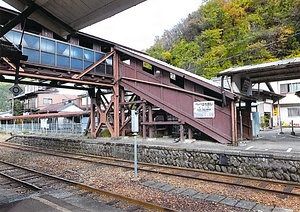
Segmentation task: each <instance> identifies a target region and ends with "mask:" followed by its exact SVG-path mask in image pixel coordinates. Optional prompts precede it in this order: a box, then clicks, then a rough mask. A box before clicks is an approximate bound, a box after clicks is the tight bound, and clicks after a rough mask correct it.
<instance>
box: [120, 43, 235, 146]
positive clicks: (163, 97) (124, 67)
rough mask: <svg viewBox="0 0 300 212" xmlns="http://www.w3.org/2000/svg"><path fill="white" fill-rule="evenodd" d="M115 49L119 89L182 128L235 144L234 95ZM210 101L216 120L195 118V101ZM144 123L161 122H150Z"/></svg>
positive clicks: (190, 75) (205, 82)
mask: <svg viewBox="0 0 300 212" xmlns="http://www.w3.org/2000/svg"><path fill="white" fill-rule="evenodd" d="M116 49H117V50H118V51H119V53H120V55H121V56H120V60H119V64H118V70H119V82H120V86H122V87H123V88H124V89H125V90H129V91H131V92H133V93H135V94H136V95H138V96H139V97H140V98H141V99H143V100H145V101H147V102H148V103H149V104H150V105H154V106H155V107H158V108H160V109H162V110H163V111H165V112H167V113H168V114H171V115H173V116H174V117H177V118H178V124H179V125H182V126H183V125H184V126H187V127H188V128H189V129H193V130H198V131H200V132H201V133H204V134H205V135H207V136H209V137H211V138H213V139H214V140H216V141H218V142H221V143H231V142H232V140H233V139H234V138H233V136H232V132H233V130H235V129H233V128H234V126H235V124H231V123H233V120H232V113H234V112H232V111H235V109H232V108H234V107H233V105H232V104H233V103H232V102H233V99H234V96H233V94H231V93H229V92H226V91H224V90H222V89H221V88H220V87H219V86H217V85H216V84H214V83H212V82H211V81H209V80H207V79H204V78H202V77H199V76H197V75H195V74H191V73H189V72H187V71H184V70H182V69H179V68H176V67H173V66H170V65H168V64H166V63H164V62H161V61H158V60H155V59H153V58H151V57H149V56H147V55H144V54H142V53H138V52H134V51H131V50H128V49H124V48H121V47H119V48H116ZM207 101H210V102H211V101H213V102H214V107H215V111H214V117H207V118H195V117H194V102H207ZM226 102H227V103H228V104H227V103H226ZM150 117H151V114H150ZM229 123H230V124H229ZM143 124H146V125H150V126H152V125H155V124H160V123H159V122H155V121H153V120H149V119H148V121H146V122H143Z"/></svg>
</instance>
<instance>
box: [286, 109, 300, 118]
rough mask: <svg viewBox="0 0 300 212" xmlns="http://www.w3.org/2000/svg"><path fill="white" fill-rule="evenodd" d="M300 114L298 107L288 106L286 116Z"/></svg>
mask: <svg viewBox="0 0 300 212" xmlns="http://www.w3.org/2000/svg"><path fill="white" fill-rule="evenodd" d="M295 116H300V107H293V108H288V117H295Z"/></svg>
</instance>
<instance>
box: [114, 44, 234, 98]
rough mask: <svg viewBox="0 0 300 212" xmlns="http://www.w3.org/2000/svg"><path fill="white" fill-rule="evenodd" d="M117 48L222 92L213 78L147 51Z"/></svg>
mask: <svg viewBox="0 0 300 212" xmlns="http://www.w3.org/2000/svg"><path fill="white" fill-rule="evenodd" d="M115 49H116V50H118V51H120V52H123V53H125V54H128V55H131V56H133V57H136V58H138V59H140V60H142V61H145V62H149V63H150V64H151V65H154V66H156V67H157V68H158V69H159V68H161V69H163V70H167V71H169V72H170V73H174V74H176V75H178V76H180V77H184V78H185V79H188V80H190V81H193V82H195V83H198V84H201V85H203V86H205V87H206V88H208V89H211V90H213V91H216V92H220V89H221V86H220V85H219V84H218V83H216V82H213V81H212V80H209V79H206V78H204V77H201V76H199V75H197V74H194V73H191V72H189V71H186V70H184V69H181V68H178V67H175V66H172V65H170V64H168V63H166V62H163V61H161V60H157V59H155V58H153V57H151V56H149V55H148V54H146V53H142V52H139V51H135V50H133V49H128V48H126V47H121V46H116V47H115ZM225 93H226V96H227V97H230V98H234V95H233V94H232V93H231V92H229V91H226V90H225Z"/></svg>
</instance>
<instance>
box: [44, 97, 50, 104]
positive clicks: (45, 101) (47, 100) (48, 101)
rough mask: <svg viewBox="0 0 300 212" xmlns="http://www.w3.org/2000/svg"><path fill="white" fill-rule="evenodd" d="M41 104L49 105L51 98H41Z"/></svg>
mask: <svg viewBox="0 0 300 212" xmlns="http://www.w3.org/2000/svg"><path fill="white" fill-rule="evenodd" d="M43 104H44V105H51V104H52V99H51V98H43Z"/></svg>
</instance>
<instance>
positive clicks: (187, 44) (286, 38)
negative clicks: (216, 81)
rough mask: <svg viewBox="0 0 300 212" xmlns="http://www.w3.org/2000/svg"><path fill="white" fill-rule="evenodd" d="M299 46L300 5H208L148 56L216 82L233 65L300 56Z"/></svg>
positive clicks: (277, 0)
mask: <svg viewBox="0 0 300 212" xmlns="http://www.w3.org/2000/svg"><path fill="white" fill-rule="evenodd" d="M195 9H196V8H195ZM299 42H300V0H269V1H265V0H206V1H205V3H204V4H203V5H202V6H201V7H200V8H199V9H198V10H195V12H193V13H192V14H191V15H189V16H188V17H187V18H186V19H185V20H183V21H182V22H181V23H179V24H177V25H176V26H174V28H172V29H171V30H166V31H165V32H164V34H163V36H162V37H161V38H159V37H157V39H156V42H155V44H154V46H152V47H151V48H150V49H149V50H148V53H149V54H150V55H151V56H153V57H155V58H158V59H161V60H164V61H166V62H168V63H170V64H171V65H174V66H178V67H180V68H183V69H186V70H188V71H191V72H193V73H197V74H199V75H201V76H204V77H207V78H211V77H214V76H216V74H217V73H218V72H219V71H222V70H224V69H226V68H229V67H232V66H242V65H249V64H257V63H263V62H268V61H273V60H278V59H284V58H290V57H297V56H300V50H299V45H300V43H299Z"/></svg>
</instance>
